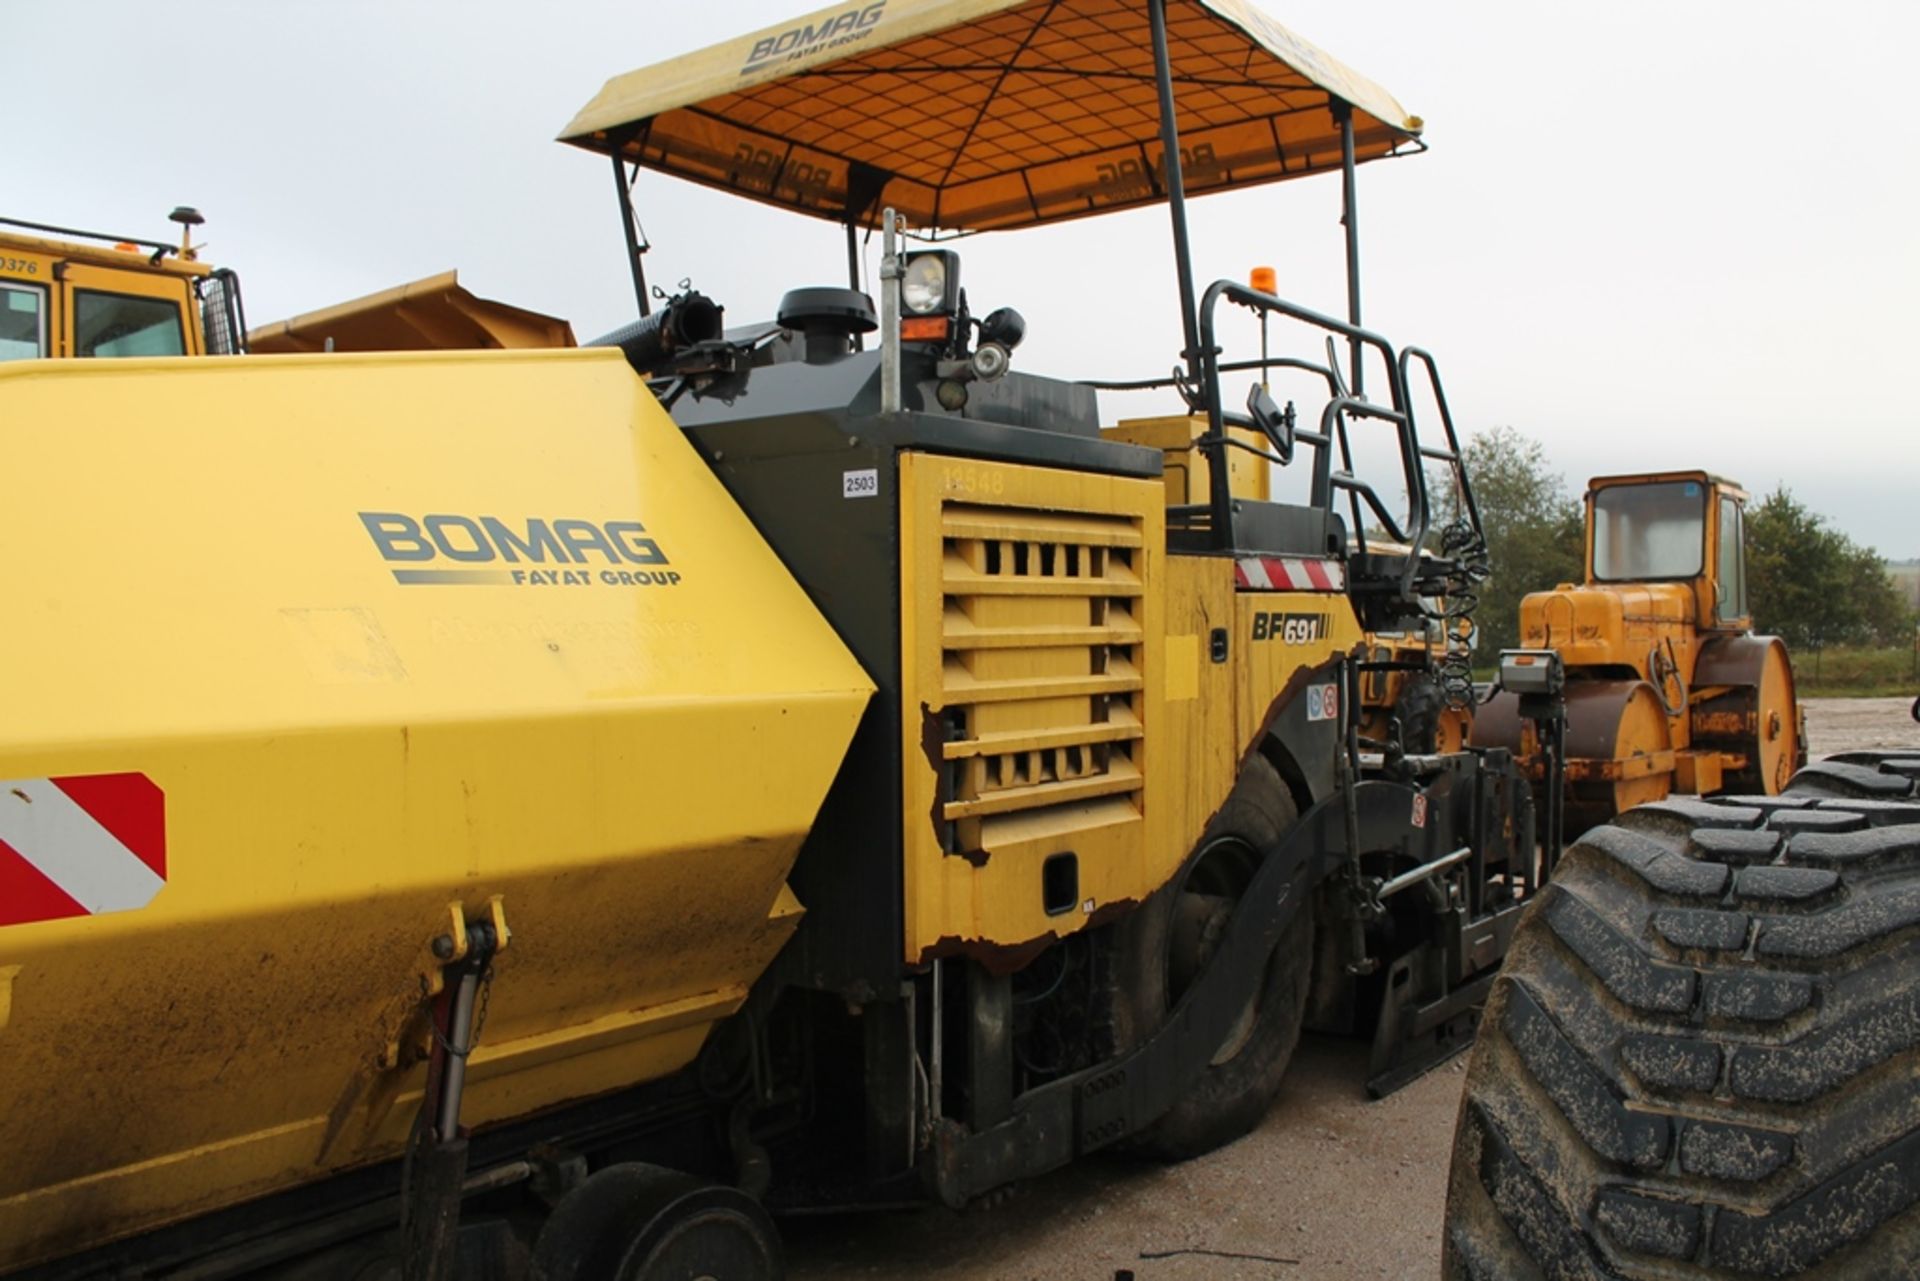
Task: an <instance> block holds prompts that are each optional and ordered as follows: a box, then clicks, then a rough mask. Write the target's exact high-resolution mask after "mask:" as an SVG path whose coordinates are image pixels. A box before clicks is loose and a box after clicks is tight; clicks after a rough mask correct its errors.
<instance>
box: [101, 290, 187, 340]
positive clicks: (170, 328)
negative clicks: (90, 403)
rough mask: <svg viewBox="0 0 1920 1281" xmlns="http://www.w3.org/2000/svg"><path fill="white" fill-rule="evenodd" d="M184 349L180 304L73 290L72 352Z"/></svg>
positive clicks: (165, 300) (132, 295) (128, 295)
mask: <svg viewBox="0 0 1920 1281" xmlns="http://www.w3.org/2000/svg"><path fill="white" fill-rule="evenodd" d="M186 350H187V344H186V335H185V331H184V330H183V329H182V328H181V324H180V304H179V303H177V302H173V301H170V300H168V299H165V298H142V297H139V296H137V295H134V294H109V293H101V292H98V291H95V290H92V289H76V290H74V292H73V354H74V355H76V356H181V355H185V354H186Z"/></svg>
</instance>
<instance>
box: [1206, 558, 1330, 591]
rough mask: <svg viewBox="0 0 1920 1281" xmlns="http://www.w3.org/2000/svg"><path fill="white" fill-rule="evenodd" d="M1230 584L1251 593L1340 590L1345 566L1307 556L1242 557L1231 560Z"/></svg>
mask: <svg viewBox="0 0 1920 1281" xmlns="http://www.w3.org/2000/svg"><path fill="white" fill-rule="evenodd" d="M1233 585H1234V586H1235V587H1236V588H1237V589H1239V590H1240V591H1254V592H1343V591H1345V590H1346V589H1347V569H1346V566H1344V565H1342V564H1341V563H1340V562H1339V561H1337V560H1325V559H1321V558H1319V557H1311V556H1301V557H1291V556H1287V557H1282V556H1242V557H1241V558H1240V559H1238V560H1236V561H1235V562H1234V563H1233Z"/></svg>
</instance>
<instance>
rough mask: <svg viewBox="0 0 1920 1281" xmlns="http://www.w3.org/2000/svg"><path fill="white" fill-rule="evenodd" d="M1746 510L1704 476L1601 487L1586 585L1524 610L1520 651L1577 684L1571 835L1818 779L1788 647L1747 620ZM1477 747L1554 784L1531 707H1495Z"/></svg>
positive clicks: (1633, 478) (1726, 486)
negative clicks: (1671, 807)
mask: <svg viewBox="0 0 1920 1281" xmlns="http://www.w3.org/2000/svg"><path fill="white" fill-rule="evenodd" d="M1746 499H1747V495H1746V493H1745V491H1743V490H1742V489H1740V487H1739V486H1737V485H1735V484H1734V483H1733V482H1731V481H1728V480H1724V479H1722V478H1720V477H1718V476H1712V475H1709V474H1708V473H1706V472H1703V471H1681V472H1661V473H1657V474H1637V475H1624V476H1599V477H1596V478H1594V479H1593V480H1592V481H1591V482H1590V483H1589V484H1588V486H1587V498H1586V506H1587V558H1586V566H1587V569H1586V581H1585V582H1584V583H1582V584H1580V585H1577V586H1576V585H1574V584H1571V583H1563V584H1561V585H1560V586H1558V587H1555V588H1554V589H1553V590H1551V591H1545V592H1534V593H1532V594H1530V595H1529V596H1527V597H1526V599H1524V600H1523V601H1521V603H1520V639H1521V643H1522V644H1523V645H1526V646H1527V647H1529V648H1530V649H1536V650H1552V651H1554V652H1556V653H1557V654H1559V656H1560V660H1561V663H1562V664H1563V666H1564V668H1565V672H1566V690H1565V695H1564V699H1565V708H1566V723H1565V734H1566V742H1565V758H1564V765H1563V769H1564V773H1565V778H1566V801H1567V811H1566V814H1567V822H1568V824H1569V828H1568V833H1569V834H1570V835H1577V834H1578V833H1579V832H1581V831H1584V830H1586V829H1587V828H1589V827H1593V826H1594V825H1596V824H1599V823H1604V822H1606V821H1607V820H1609V819H1611V818H1612V817H1613V816H1614V815H1616V814H1619V813H1621V812H1623V811H1625V810H1628V809H1631V808H1632V807H1633V806H1635V805H1640V804H1644V803H1646V802H1648V801H1657V800H1661V799H1664V798H1665V797H1666V796H1667V795H1668V794H1669V793H1672V792H1685V793H1692V794H1695V795H1715V794H1718V793H1721V792H1732V793H1739V794H1745V795H1753V796H1772V795H1775V794H1777V793H1778V792H1779V791H1780V790H1781V789H1782V788H1784V787H1785V786H1786V785H1787V782H1788V780H1789V779H1791V778H1792V776H1793V772H1794V770H1796V769H1798V768H1799V767H1800V766H1802V765H1804V764H1806V759H1807V748H1806V732H1805V727H1804V724H1803V722H1802V716H1801V712H1800V709H1799V704H1798V703H1797V702H1796V700H1795V698H1794V685H1793V664H1792V662H1791V660H1790V659H1789V657H1788V655H1787V647H1786V644H1785V642H1783V641H1782V640H1780V638H1779V637H1777V636H1760V635H1755V634H1754V631H1753V619H1752V616H1751V612H1750V611H1749V609H1748V607H1747V581H1746V555H1745V552H1746V548H1745V542H1744V538H1743V532H1742V531H1743V525H1742V513H1743V511H1744V510H1745V505H1746ZM1472 735H1473V742H1474V743H1476V744H1478V745H1482V746H1499V747H1504V748H1507V749H1508V750H1509V751H1512V752H1513V753H1514V754H1515V755H1516V756H1517V757H1518V758H1519V759H1520V760H1521V761H1522V762H1523V763H1524V764H1525V765H1526V766H1527V767H1528V768H1529V769H1530V770H1531V771H1532V772H1533V774H1534V776H1535V777H1544V768H1543V761H1542V756H1543V750H1542V749H1543V744H1542V743H1541V741H1540V735H1539V733H1538V732H1537V730H1536V728H1535V726H1534V724H1533V723H1532V722H1531V721H1529V720H1528V719H1527V718H1526V717H1524V716H1523V715H1522V714H1521V710H1520V698H1519V696H1518V695H1516V694H1514V693H1512V692H1507V691H1502V692H1498V693H1495V694H1494V695H1493V696H1492V697H1491V698H1490V699H1489V700H1488V701H1487V703H1486V704H1485V705H1484V706H1482V707H1480V708H1478V709H1477V710H1476V712H1475V714H1474V720H1473V731H1472Z"/></svg>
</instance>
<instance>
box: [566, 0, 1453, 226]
mask: <svg viewBox="0 0 1920 1281" xmlns="http://www.w3.org/2000/svg"><path fill="white" fill-rule="evenodd" d="M1167 40H1168V47H1169V53H1170V61H1171V63H1172V67H1173V79H1174V93H1175V106H1176V111H1177V115H1178V120H1179V125H1180V144H1181V151H1182V160H1183V165H1182V172H1183V174H1184V177H1185V182H1186V189H1187V191H1188V192H1189V194H1201V193H1205V192H1209V191H1218V190H1223V189H1225V188H1227V187H1242V186H1251V185H1254V184H1257V183H1263V182H1274V181H1278V180H1280V179H1284V178H1296V177H1300V176H1303V175H1306V174H1311V173H1320V172H1324V171H1327V170H1337V169H1338V168H1339V167H1340V130H1339V126H1338V124H1337V122H1336V121H1335V119H1334V116H1333V112H1332V110H1331V107H1330V101H1331V100H1332V99H1338V100H1341V101H1344V102H1346V103H1349V104H1351V105H1352V108H1353V116H1354V133H1355V151H1356V156H1357V158H1358V159H1360V160H1372V159H1377V158H1379V157H1381V156H1386V155H1391V154H1393V153H1395V152H1396V151H1399V150H1404V149H1415V150H1417V149H1418V148H1419V142H1418V136H1419V132H1420V127H1421V124H1420V120H1419V118H1418V117H1416V116H1412V115H1409V114H1408V113H1407V112H1406V111H1405V109H1403V108H1402V107H1401V106H1400V104H1399V103H1398V102H1396V101H1395V100H1394V98H1393V96H1392V95H1391V94H1389V93H1388V92H1387V91H1386V90H1385V89H1382V88H1381V87H1380V86H1379V85H1377V84H1375V83H1374V82H1373V81H1371V80H1369V79H1367V78H1366V77H1365V76H1362V75H1360V74H1359V73H1357V72H1355V71H1353V70H1351V69H1350V68H1348V67H1346V66H1344V65H1342V64H1341V63H1340V62H1339V61H1337V60H1336V59H1334V58H1333V57H1332V56H1331V55H1329V54H1327V53H1325V52H1323V51H1322V50H1320V49H1319V48H1317V47H1316V46H1314V45H1313V44H1311V43H1309V42H1307V41H1305V40H1302V39H1301V38H1300V37H1298V36H1296V35H1294V34H1293V33H1292V32H1290V31H1288V30H1287V29H1286V28H1285V27H1283V26H1281V25H1280V24H1279V23H1278V22H1275V21H1274V20H1273V19H1271V18H1269V17H1267V16H1266V15H1265V14H1263V13H1261V12H1260V11H1259V10H1257V9H1255V8H1253V7H1252V6H1251V5H1249V4H1246V3H1244V2H1243V0H1167ZM561 138H562V140H563V141H566V142H570V143H574V144H575V145H578V146H582V147H586V148H588V149H590V150H594V151H600V152H605V153H615V152H617V153H618V154H620V155H621V156H622V157H624V158H625V159H626V160H628V161H632V162H636V163H638V164H640V165H642V166H645V167H646V168H649V169H657V170H660V171H661V172H663V173H671V174H677V175H679V176H680V177H683V178H688V179H691V180H693V181H695V182H701V183H706V184H708V185H710V186H715V187H720V188H723V189H725V190H728V191H733V192H737V193H738V194H740V195H743V196H746V197H748V198H750V199H753V200H759V201H763V202H765V203H767V204H772V205H779V206H781V207H783V208H787V209H793V210H797V211H799V212H801V213H806V214H812V215H815V216H817V217H821V218H829V219H832V220H834V221H836V222H852V223H854V224H855V225H859V226H875V225H877V224H878V222H879V218H880V210H881V208H882V207H883V206H887V205H891V206H893V207H894V208H896V209H898V210H899V211H900V212H901V213H902V214H903V215H904V216H905V217H906V219H907V220H908V222H909V223H910V224H911V225H913V226H914V227H915V228H917V229H919V230H921V231H923V232H928V231H931V232H960V231H986V230H992V229H999V228H1009V227H1024V226H1032V225H1034V224H1037V223H1043V222H1053V221H1059V220H1062V219H1066V218H1077V217H1083V216H1085V215H1088V214H1093V213H1101V212H1105V211H1107V210H1112V209H1120V208H1126V207H1128V206H1131V205H1140V204H1150V203H1153V202H1156V201H1159V200H1162V199H1164V198H1165V193H1164V191H1163V189H1162V184H1161V173H1160V155H1161V147H1160V141H1159V139H1160V133H1159V106H1158V98H1157V96H1156V89H1155V85H1154V72H1153V46H1152V39H1151V32H1150V28H1149V26H1148V21H1147V7H1146V3H1145V0H852V2H850V3H847V4H842V5H828V6H823V7H820V8H816V9H815V10H813V11H812V12H810V13H809V14H807V15H806V16H805V17H802V18H798V19H795V20H793V21H792V22H788V23H783V24H780V25H778V26H774V27H769V28H767V29H766V30H764V31H758V32H755V33H754V34H752V35H748V36H742V37H740V38H739V39H737V40H730V41H728V42H726V43H725V44H719V45H714V46H712V47H711V48H708V49H704V50H701V51H699V52H697V53H693V54H688V55H686V56H685V57H680V58H675V59H673V60H671V61H669V62H663V63H660V64H659V65H657V66H653V67H647V68H643V69H641V70H639V71H632V72H628V73H627V74H626V75H622V76H616V77H614V78H613V79H612V80H609V81H608V82H607V84H606V87H605V88H603V89H602V90H601V91H600V93H599V94H598V95H597V96H596V97H595V98H594V99H593V101H592V102H590V103H588V104H587V105H586V106H585V107H584V108H582V109H581V111H580V113H579V115H577V116H576V117H574V119H573V121H572V123H570V124H569V125H568V126H567V127H566V129H565V130H564V131H562V133H561Z"/></svg>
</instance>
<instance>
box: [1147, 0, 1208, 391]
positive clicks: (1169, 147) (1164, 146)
mask: <svg viewBox="0 0 1920 1281" xmlns="http://www.w3.org/2000/svg"><path fill="white" fill-rule="evenodd" d="M1147 21H1148V23H1149V24H1150V25H1151V26H1152V28H1153V78H1154V83H1155V85H1156V86H1157V87H1158V88H1159V90H1160V150H1161V152H1162V153H1163V154H1162V156H1161V161H1160V167H1161V168H1162V169H1163V170H1165V171H1166V188H1167V211H1168V213H1169V214H1170V215H1171V216H1172V218H1173V260H1174V270H1175V271H1176V272H1178V273H1179V276H1180V327H1181V330H1182V333H1183V335H1184V336H1185V338H1186V343H1187V349H1186V351H1185V352H1183V353H1182V355H1183V356H1184V357H1185V359H1186V362H1187V376H1188V377H1189V378H1191V379H1193V380H1194V381H1195V382H1198V381H1199V379H1200V331H1199V327H1198V322H1197V320H1196V312H1195V308H1194V302H1193V257H1192V254H1191V252H1190V251H1189V249H1188V247H1187V186H1186V177H1185V175H1184V174H1183V173H1182V171H1181V165H1180V124H1179V121H1177V120H1175V119H1174V115H1173V62H1172V59H1171V58H1170V57H1169V56H1168V53H1167V0H1147Z"/></svg>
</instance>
